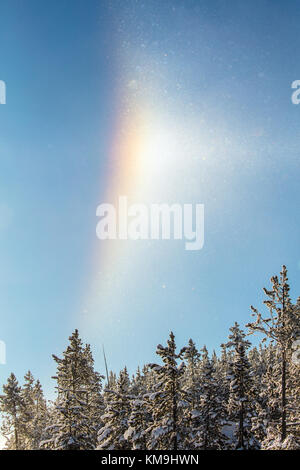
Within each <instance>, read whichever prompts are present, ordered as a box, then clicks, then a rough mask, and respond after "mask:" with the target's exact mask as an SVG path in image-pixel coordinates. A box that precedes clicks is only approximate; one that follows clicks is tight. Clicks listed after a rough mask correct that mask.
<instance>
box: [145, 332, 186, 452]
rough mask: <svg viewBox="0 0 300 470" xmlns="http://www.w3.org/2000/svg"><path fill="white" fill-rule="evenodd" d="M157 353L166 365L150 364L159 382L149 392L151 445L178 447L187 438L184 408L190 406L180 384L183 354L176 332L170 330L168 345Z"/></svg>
mask: <svg viewBox="0 0 300 470" xmlns="http://www.w3.org/2000/svg"><path fill="white" fill-rule="evenodd" d="M156 354H158V355H159V356H160V357H161V359H162V361H163V363H164V365H163V366H160V365H158V364H149V366H150V368H151V369H152V370H153V371H154V372H155V374H156V377H157V382H156V384H155V386H154V388H153V393H152V394H150V396H149V406H150V410H151V414H152V418H153V423H152V424H151V425H150V426H149V428H148V432H149V433H150V443H149V446H150V448H151V449H159V450H164V449H166V450H177V449H179V448H183V446H184V443H185V441H186V439H185V435H186V427H185V426H184V423H183V409H184V408H185V407H186V406H187V402H186V401H185V399H184V392H183V390H182V388H181V377H182V375H183V373H184V367H183V364H181V365H180V366H179V367H178V365H177V361H178V359H180V357H181V354H180V353H179V354H177V353H176V344H175V337H174V334H173V333H172V332H171V333H170V337H169V339H168V341H167V346H166V347H163V346H162V345H160V344H159V345H158V346H157V351H156Z"/></svg>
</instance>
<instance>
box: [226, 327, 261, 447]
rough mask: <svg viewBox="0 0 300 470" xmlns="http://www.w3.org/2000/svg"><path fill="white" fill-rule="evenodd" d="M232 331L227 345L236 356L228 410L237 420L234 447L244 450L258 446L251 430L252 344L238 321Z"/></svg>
mask: <svg viewBox="0 0 300 470" xmlns="http://www.w3.org/2000/svg"><path fill="white" fill-rule="evenodd" d="M230 331H231V334H230V335H229V342H228V343H227V344H226V347H229V348H234V358H233V361H232V362H231V364H230V365H229V374H228V379H229V381H230V395H229V402H228V411H229V417H230V418H231V420H232V421H234V422H237V431H236V433H235V437H236V442H235V443H234V447H235V448H236V449H243V450H244V449H251V448H252V449H253V448H257V447H258V442H257V441H256V439H255V436H254V434H253V433H252V432H251V419H252V418H253V416H254V415H255V411H254V384H253V381H252V377H251V370H250V363H249V360H248V357H247V349H248V348H249V347H250V345H251V344H250V342H249V341H247V340H246V339H245V333H244V332H243V331H242V330H241V329H240V328H239V325H238V324H237V323H235V324H234V326H233V327H232V328H230Z"/></svg>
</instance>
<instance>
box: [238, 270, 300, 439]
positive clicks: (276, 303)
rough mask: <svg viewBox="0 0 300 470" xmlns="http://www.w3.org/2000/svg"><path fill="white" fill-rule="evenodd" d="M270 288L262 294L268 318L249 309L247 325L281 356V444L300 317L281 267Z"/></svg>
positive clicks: (285, 434)
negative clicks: (293, 348)
mask: <svg viewBox="0 0 300 470" xmlns="http://www.w3.org/2000/svg"><path fill="white" fill-rule="evenodd" d="M271 283H272V289H271V290H267V289H266V288H264V292H265V294H266V295H267V297H268V300H265V301H264V304H265V305H266V306H267V308H268V310H269V315H267V316H265V317H263V315H262V314H261V313H259V312H258V310H257V309H256V308H254V307H253V306H251V309H252V311H253V312H254V313H253V315H254V316H256V321H255V322H252V323H249V324H248V325H247V326H248V328H249V329H250V331H251V332H256V331H258V332H261V333H263V334H264V335H265V337H266V338H269V339H270V340H271V342H273V343H274V344H276V345H277V346H278V348H279V350H280V354H281V365H280V368H281V381H280V382H281V383H280V396H281V410H280V411H281V423H280V437H281V441H282V442H283V441H284V440H285V439H286V437H287V413H288V408H287V391H288V390H287V385H288V374H289V371H288V368H289V360H288V355H289V354H290V353H291V345H292V342H293V339H294V338H295V334H296V332H297V331H299V329H300V315H299V311H298V309H297V308H295V307H294V306H293V305H292V303H291V299H290V296H289V290H290V287H289V284H288V277H287V269H286V267H285V266H283V268H282V271H281V273H280V278H278V277H277V276H274V277H272V278H271Z"/></svg>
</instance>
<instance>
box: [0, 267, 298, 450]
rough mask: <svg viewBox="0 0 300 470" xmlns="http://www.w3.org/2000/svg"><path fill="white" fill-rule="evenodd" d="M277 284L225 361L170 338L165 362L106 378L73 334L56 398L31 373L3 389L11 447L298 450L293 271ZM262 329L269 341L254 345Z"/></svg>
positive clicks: (160, 349)
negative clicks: (49, 397)
mask: <svg viewBox="0 0 300 470" xmlns="http://www.w3.org/2000/svg"><path fill="white" fill-rule="evenodd" d="M271 284H272V286H271V289H270V290H267V289H264V292H265V294H266V297H267V299H266V300H265V305H266V307H267V309H266V312H267V313H266V314H261V313H260V312H259V311H258V310H256V309H255V308H254V307H251V308H252V311H253V316H254V319H253V321H252V322H250V323H249V324H248V325H246V327H247V332H244V331H242V329H241V328H240V327H239V325H238V324H237V323H235V325H234V326H233V327H232V328H230V333H229V337H228V341H227V342H226V343H224V344H222V345H221V347H222V349H221V351H222V352H221V354H220V356H219V357H218V356H217V355H216V354H215V353H213V354H212V355H211V356H210V355H209V354H208V351H207V349H206V347H205V346H204V347H203V348H202V349H200V350H198V349H197V347H196V345H195V343H194V342H193V341H192V340H191V339H190V340H189V343H188V345H187V346H186V347H184V348H182V349H181V350H180V351H178V350H177V349H176V344H175V337H174V335H173V333H172V332H171V334H170V336H169V339H168V340H167V344H166V346H162V345H158V346H157V351H156V353H157V355H158V356H159V359H160V361H158V362H159V364H148V365H146V366H144V367H143V369H142V370H140V369H138V370H137V372H136V373H135V374H134V375H133V376H132V377H129V375H128V372H127V369H126V368H125V369H124V370H122V371H121V372H120V373H119V375H118V376H116V375H115V374H114V373H112V372H111V373H110V375H109V377H108V380H106V382H104V381H105V378H104V377H103V376H102V375H100V374H99V373H97V372H96V371H95V370H94V360H93V356H92V352H91V349H90V346H89V345H83V344H82V341H81V339H80V337H79V334H78V331H77V330H75V331H74V333H73V334H72V336H71V337H70V338H69V344H68V346H67V348H66V350H65V351H64V353H63V355H62V357H61V358H59V357H57V356H53V358H54V360H55V362H56V363H57V373H56V376H55V377H53V379H54V380H55V381H56V390H57V397H56V400H55V401H54V402H50V403H47V401H46V400H45V398H44V394H43V391H42V387H41V384H40V382H39V381H38V380H37V381H35V380H34V378H33V376H32V374H31V373H30V372H28V373H27V374H26V375H25V383H24V385H23V386H22V387H21V386H19V384H18V381H17V379H16V377H15V376H14V374H11V375H10V377H9V378H8V380H7V383H6V384H5V385H4V386H3V394H2V396H1V397H0V406H1V412H2V430H1V432H2V434H3V435H4V436H5V437H6V449H45V450H46V449H54V450H81V449H97V450H103V449H106V450H113V449H115V450H127V449H133V450H136V449H157V450H176V449H186V450H187V449H196V450H205V449H245V450H246V449H300V406H299V405H300V364H299V362H300V361H299V350H297V349H296V348H297V344H298V343H297V339H299V338H300V298H299V299H298V301H297V302H296V304H293V303H292V301H291V299H290V296H289V285H288V279H287V270H286V268H285V266H283V269H282V272H281V273H280V276H279V278H278V277H277V276H275V277H273V278H272V279H271ZM255 332H260V333H262V335H263V339H262V342H261V343H260V345H259V346H258V347H251V343H250V341H249V336H250V335H251V334H252V333H255ZM293 348H294V349H293ZM104 383H105V385H103V384H104Z"/></svg>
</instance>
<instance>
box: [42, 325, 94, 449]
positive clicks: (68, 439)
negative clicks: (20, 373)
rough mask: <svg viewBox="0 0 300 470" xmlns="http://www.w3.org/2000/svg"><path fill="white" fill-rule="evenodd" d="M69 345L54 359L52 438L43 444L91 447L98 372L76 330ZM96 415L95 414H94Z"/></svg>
mask: <svg viewBox="0 0 300 470" xmlns="http://www.w3.org/2000/svg"><path fill="white" fill-rule="evenodd" d="M69 342H70V343H69V345H68V347H67V349H66V350H65V352H64V353H63V358H62V359H60V358H58V357H57V356H55V355H53V358H54V360H55V362H56V363H57V375H56V376H55V377H54V379H55V380H56V381H57V392H58V396H57V400H56V405H55V413H54V414H55V416H56V422H55V425H53V426H51V438H50V439H47V441H46V442H45V443H44V445H45V446H47V447H49V446H50V445H51V446H52V448H54V449H57V450H81V449H93V448H94V447H95V445H96V431H97V423H95V421H94V418H95V416H97V412H96V411H95V406H98V398H99V399H100V397H99V390H100V384H99V381H100V376H99V375H98V374H97V373H96V372H95V371H94V369H93V360H92V355H91V352H90V348H89V346H86V347H85V348H84V347H83V345H82V341H81V339H80V338H79V334H78V330H75V331H74V333H73V334H72V336H70V338H69ZM97 419H98V416H97Z"/></svg>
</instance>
